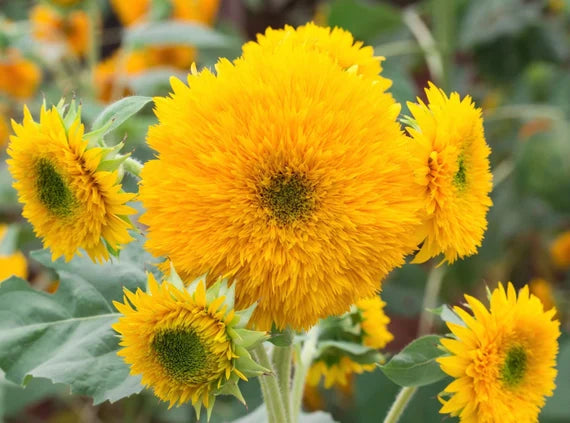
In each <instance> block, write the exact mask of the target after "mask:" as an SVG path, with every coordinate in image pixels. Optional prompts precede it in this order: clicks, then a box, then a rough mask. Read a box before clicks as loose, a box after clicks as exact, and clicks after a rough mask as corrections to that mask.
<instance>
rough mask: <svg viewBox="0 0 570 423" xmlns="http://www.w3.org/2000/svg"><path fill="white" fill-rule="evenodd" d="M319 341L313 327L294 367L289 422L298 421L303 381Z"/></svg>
mask: <svg viewBox="0 0 570 423" xmlns="http://www.w3.org/2000/svg"><path fill="white" fill-rule="evenodd" d="M318 339H319V327H318V326H313V327H312V328H311V330H310V331H309V333H307V339H306V340H305V343H304V345H303V349H302V350H301V353H300V354H299V357H298V360H297V362H296V366H295V376H294V377H293V391H292V394H291V413H292V417H291V422H292V423H297V422H298V421H299V414H300V413H301V403H302V401H303V391H304V390H305V379H307V374H308V373H309V368H310V367H311V363H312V362H313V358H314V357H315V353H316V352H317V340H318Z"/></svg>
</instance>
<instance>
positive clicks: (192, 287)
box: [186, 274, 207, 295]
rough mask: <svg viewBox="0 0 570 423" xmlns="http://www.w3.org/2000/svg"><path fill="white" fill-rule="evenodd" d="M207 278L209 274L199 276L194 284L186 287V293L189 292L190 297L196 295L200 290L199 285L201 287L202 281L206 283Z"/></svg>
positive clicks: (191, 283)
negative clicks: (197, 290)
mask: <svg viewBox="0 0 570 423" xmlns="http://www.w3.org/2000/svg"><path fill="white" fill-rule="evenodd" d="M206 276H207V274H203V275H201V276H198V277H197V278H196V279H194V280H193V281H192V282H190V283H189V284H188V285H187V286H186V292H188V293H189V294H190V295H194V293H195V292H196V289H198V285H200V283H201V282H202V281H204V282H203V283H206Z"/></svg>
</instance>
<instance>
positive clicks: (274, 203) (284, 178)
mask: <svg viewBox="0 0 570 423" xmlns="http://www.w3.org/2000/svg"><path fill="white" fill-rule="evenodd" d="M313 193H314V188H313V186H311V184H310V183H309V181H308V179H307V178H306V177H305V176H304V175H301V174H299V173H291V174H285V173H281V172H280V173H277V174H276V175H274V176H272V177H271V179H270V180H269V183H268V184H267V185H265V186H263V187H262V188H261V190H260V198H261V205H262V206H263V207H265V208H266V209H268V210H269V211H270V213H271V215H272V216H273V217H274V218H275V220H276V221H277V222H278V223H280V224H282V225H287V224H290V223H292V222H293V221H295V220H301V219H304V218H306V217H307V216H308V215H309V214H310V213H311V211H312V210H313V207H314V200H313V197H314V196H313Z"/></svg>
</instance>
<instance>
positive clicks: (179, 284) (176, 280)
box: [168, 262, 185, 291]
mask: <svg viewBox="0 0 570 423" xmlns="http://www.w3.org/2000/svg"><path fill="white" fill-rule="evenodd" d="M168 282H170V283H171V284H172V285H174V286H175V287H176V288H177V289H179V290H181V291H183V290H184V289H185V287H184V281H183V280H182V278H181V277H180V275H178V272H177V271H176V269H175V268H174V264H173V263H172V262H170V275H169V276H168Z"/></svg>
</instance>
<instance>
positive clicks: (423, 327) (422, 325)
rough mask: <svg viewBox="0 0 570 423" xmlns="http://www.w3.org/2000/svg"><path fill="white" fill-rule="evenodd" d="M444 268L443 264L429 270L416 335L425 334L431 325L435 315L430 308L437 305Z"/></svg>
mask: <svg viewBox="0 0 570 423" xmlns="http://www.w3.org/2000/svg"><path fill="white" fill-rule="evenodd" d="M445 269H446V268H445V267H443V266H436V267H433V268H432V269H431V271H430V272H429V275H428V278H427V282H426V288H425V292H424V300H423V304H422V314H421V315H420V322H419V325H418V336H422V335H425V334H427V333H428V332H429V331H430V329H431V327H432V326H433V320H434V318H435V315H434V314H433V313H432V312H431V311H430V310H431V309H434V308H435V307H437V299H438V297H439V291H440V289H441V283H442V281H443V276H444V275H445Z"/></svg>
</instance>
